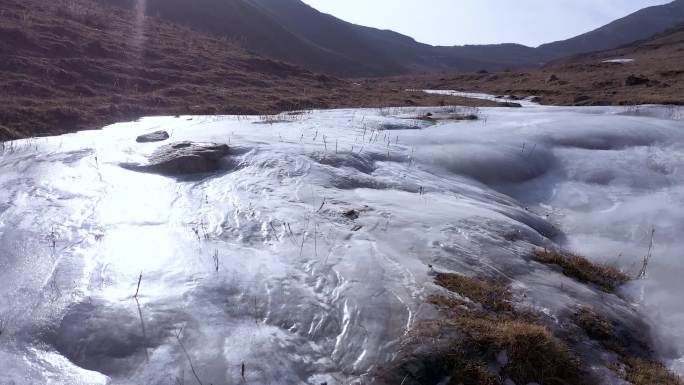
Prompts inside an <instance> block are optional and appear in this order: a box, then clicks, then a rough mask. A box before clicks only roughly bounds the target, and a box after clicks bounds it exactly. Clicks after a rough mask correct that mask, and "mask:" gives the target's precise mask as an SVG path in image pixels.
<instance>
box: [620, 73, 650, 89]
mask: <svg viewBox="0 0 684 385" xmlns="http://www.w3.org/2000/svg"><path fill="white" fill-rule="evenodd" d="M649 81H650V80H649V79H648V78H643V77H640V76H634V75H629V76H628V77H627V79H625V85H626V86H630V87H631V86H639V85H642V84H647V83H648V82H649Z"/></svg>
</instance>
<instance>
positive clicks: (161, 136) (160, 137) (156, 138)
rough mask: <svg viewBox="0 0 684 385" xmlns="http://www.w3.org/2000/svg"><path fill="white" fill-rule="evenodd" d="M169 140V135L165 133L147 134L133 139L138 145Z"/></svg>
mask: <svg viewBox="0 0 684 385" xmlns="http://www.w3.org/2000/svg"><path fill="white" fill-rule="evenodd" d="M168 138H169V133H168V132H166V131H155V132H150V133H149V134H144V135H140V136H139V137H137V138H136V139H135V141H136V142H138V143H151V142H162V141H164V140H166V139H168Z"/></svg>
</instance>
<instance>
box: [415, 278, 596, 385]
mask: <svg viewBox="0 0 684 385" xmlns="http://www.w3.org/2000/svg"><path fill="white" fill-rule="evenodd" d="M435 282H436V283H437V284H438V285H440V286H442V287H444V288H445V289H447V290H449V291H452V292H454V293H457V294H459V295H460V296H461V297H465V298H468V299H470V300H471V301H473V302H466V301H464V300H461V299H458V298H455V297H448V296H433V297H430V299H429V301H430V302H431V303H433V304H435V305H437V306H438V307H439V308H440V309H441V310H443V311H444V312H445V314H447V319H445V320H440V321H426V322H424V323H421V324H419V326H418V327H417V328H416V329H415V330H414V331H413V332H412V338H413V339H414V340H415V341H419V342H420V343H421V344H424V343H425V341H434V345H433V346H432V348H431V351H430V352H429V353H428V354H421V355H417V356H416V357H414V360H418V361H420V362H421V364H422V365H425V366H426V367H428V368H429V369H426V370H425V371H426V372H430V373H429V374H423V376H424V377H425V376H437V377H439V373H435V371H442V372H443V373H442V374H443V375H444V376H446V375H448V376H450V377H451V381H450V383H449V384H454V385H457V384H473V385H475V384H478V385H479V384H487V385H501V384H502V383H503V380H504V379H506V378H511V379H512V380H513V381H514V382H516V383H518V384H527V383H530V382H537V383H540V384H549V385H553V384H559V385H561V384H562V385H568V384H570V385H580V384H582V385H586V384H588V383H590V382H587V381H585V380H584V379H583V378H582V375H583V371H582V369H581V366H580V362H579V360H578V359H577V358H576V357H575V356H574V355H573V354H572V353H571V351H570V350H569V349H568V348H567V346H565V344H564V343H563V342H561V341H560V340H558V339H557V338H556V337H554V336H553V334H552V333H551V332H550V331H549V330H548V329H547V328H546V327H545V326H543V325H541V324H539V323H538V322H536V317H535V316H533V315H531V314H528V313H520V312H516V311H515V310H514V309H513V307H512V306H511V304H510V295H511V293H510V291H509V290H508V289H507V288H506V287H505V286H503V285H499V284H497V283H495V282H488V281H485V280H480V279H477V278H472V277H465V276H462V275H458V274H445V273H441V274H438V275H437V277H436V279H435ZM503 351H505V352H506V354H507V360H506V361H505V362H500V361H498V360H497V358H498V357H499V355H500V354H501V352H503ZM496 362H499V363H498V365H499V367H500V368H499V370H498V373H495V372H492V370H491V369H490V368H491V365H492V364H493V363H496ZM408 365H409V366H410V365H413V366H415V365H416V363H415V361H414V362H413V363H409V364H408ZM431 378H432V377H431ZM423 381H424V379H423V380H421V381H420V383H426V382H423ZM411 383H414V382H411Z"/></svg>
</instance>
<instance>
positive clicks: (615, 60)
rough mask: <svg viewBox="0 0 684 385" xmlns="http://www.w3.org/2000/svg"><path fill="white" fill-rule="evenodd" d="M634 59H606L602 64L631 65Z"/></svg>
mask: <svg viewBox="0 0 684 385" xmlns="http://www.w3.org/2000/svg"><path fill="white" fill-rule="evenodd" d="M633 61H634V59H608V60H604V61H603V62H602V63H618V64H625V63H632V62H633Z"/></svg>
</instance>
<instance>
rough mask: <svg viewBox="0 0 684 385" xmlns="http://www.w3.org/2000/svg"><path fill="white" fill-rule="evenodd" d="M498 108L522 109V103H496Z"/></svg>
mask: <svg viewBox="0 0 684 385" xmlns="http://www.w3.org/2000/svg"><path fill="white" fill-rule="evenodd" d="M496 106H497V107H514V108H518V107H522V104H520V103H512V102H498V103H496Z"/></svg>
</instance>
